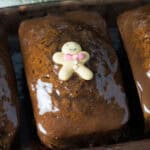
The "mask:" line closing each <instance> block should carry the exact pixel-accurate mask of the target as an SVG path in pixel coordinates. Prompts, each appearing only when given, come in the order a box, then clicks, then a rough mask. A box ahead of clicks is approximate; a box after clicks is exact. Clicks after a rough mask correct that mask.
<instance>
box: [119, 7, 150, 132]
mask: <svg viewBox="0 0 150 150" xmlns="http://www.w3.org/2000/svg"><path fill="white" fill-rule="evenodd" d="M118 25H119V29H120V33H121V36H122V39H123V42H124V46H125V49H126V51H127V54H128V58H129V62H130V64H131V68H132V71H133V76H134V79H135V82H136V86H137V90H138V94H139V98H140V101H141V106H142V109H143V113H144V117H145V123H146V124H145V125H146V130H147V129H148V130H149V129H150V5H148V6H144V7H140V8H138V9H135V10H131V11H128V12H125V13H123V14H122V15H120V16H119V18H118Z"/></svg>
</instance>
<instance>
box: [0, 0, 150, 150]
mask: <svg viewBox="0 0 150 150" xmlns="http://www.w3.org/2000/svg"><path fill="white" fill-rule="evenodd" d="M147 3H149V2H148V1H140V0H129V1H128V0H126V1H124V0H120V1H119V2H118V0H116V1H115V0H113V1H112V0H108V1H105V2H104V1H103V2H102V1H101V0H100V1H98V0H97V1H86V2H84V3H81V2H77V1H76V2H74V1H63V2H62V1H61V2H58V1H57V2H46V3H37V4H29V5H21V6H14V7H7V8H1V9H0V24H2V25H3V26H4V27H5V30H6V32H7V33H8V42H9V46H10V52H11V56H12V61H13V66H14V69H15V74H16V80H17V87H18V96H19V100H20V107H21V109H20V110H21V111H20V116H21V122H20V128H19V131H18V133H17V135H16V139H15V141H14V143H13V146H12V150H47V148H46V147H45V146H44V145H42V143H41V142H40V140H39V138H38V136H37V134H36V128H35V122H34V117H33V112H32V105H31V100H30V96H29V91H28V88H27V84H26V78H25V73H24V66H23V62H22V56H21V53H20V46H19V40H18V33H17V32H18V27H19V24H20V22H21V21H22V20H25V19H31V18H34V17H41V16H45V15H47V14H57V15H59V14H62V13H63V12H66V11H72V10H78V9H84V10H88V11H97V12H98V13H100V14H101V15H102V16H103V17H104V18H105V20H106V22H107V24H108V30H109V34H110V37H111V39H112V44H113V46H114V48H115V50H116V52H117V55H118V57H119V62H120V66H121V71H122V75H123V80H124V85H125V89H126V93H127V97H128V101H129V109H130V113H131V118H130V121H129V123H128V128H126V129H125V130H124V131H122V132H120V134H119V136H118V134H116V135H114V137H113V139H109V140H108V139H107V140H106V142H104V143H102V144H101V145H100V147H99V148H90V145H89V148H88V149H89V150H94V149H95V150H98V149H99V150H108V149H109V150H124V149H129V150H132V149H137V150H138V148H139V145H145V148H144V147H142V148H141V149H140V150H149V147H150V144H149V143H150V141H149V140H147V139H148V138H150V134H149V133H147V134H146V133H144V120H143V115H142V111H141V107H140V102H139V99H138V96H137V91H136V87H135V83H134V80H133V76H132V72H131V68H130V65H129V63H128V58H127V55H126V53H125V51H124V49H123V44H122V41H121V38H120V35H119V32H118V28H117V25H116V18H117V16H118V15H119V14H120V13H122V12H124V11H126V10H129V9H133V8H136V7H138V6H141V5H145V4H147ZM108 10H111V11H108ZM112 12H113V13H112ZM128 81H130V83H129V82H128ZM143 139H145V140H143ZM136 140H142V141H139V142H132V141H136ZM121 143H123V144H121ZM113 144H117V145H114V146H113Z"/></svg>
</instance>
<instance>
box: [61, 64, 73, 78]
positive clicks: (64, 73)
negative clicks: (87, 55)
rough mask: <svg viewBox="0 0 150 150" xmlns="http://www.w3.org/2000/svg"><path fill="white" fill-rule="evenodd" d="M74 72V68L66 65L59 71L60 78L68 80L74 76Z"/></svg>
mask: <svg viewBox="0 0 150 150" xmlns="http://www.w3.org/2000/svg"><path fill="white" fill-rule="evenodd" d="M73 72H74V70H73V68H70V67H68V66H65V65H64V66H63V67H62V68H61V70H60V71H59V79H60V80H63V81H67V80H68V79H69V78H70V77H71V76H72V74H73Z"/></svg>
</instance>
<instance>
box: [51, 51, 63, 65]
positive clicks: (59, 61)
mask: <svg viewBox="0 0 150 150" xmlns="http://www.w3.org/2000/svg"><path fill="white" fill-rule="evenodd" d="M63 56H64V54H63V53H61V52H57V53H55V54H54V55H53V57H52V59H53V61H54V62H55V63H56V64H59V65H63V63H64V58H63Z"/></svg>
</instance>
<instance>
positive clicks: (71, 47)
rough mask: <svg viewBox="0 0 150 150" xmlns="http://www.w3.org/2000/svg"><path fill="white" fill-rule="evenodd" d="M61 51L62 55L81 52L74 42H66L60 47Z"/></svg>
mask: <svg viewBox="0 0 150 150" xmlns="http://www.w3.org/2000/svg"><path fill="white" fill-rule="evenodd" d="M61 51H62V52H63V53H64V54H77V53H79V52H81V51H82V48H81V46H80V45H79V44H78V43H76V42H67V43H65V44H64V45H63V46H62V48H61Z"/></svg>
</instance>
